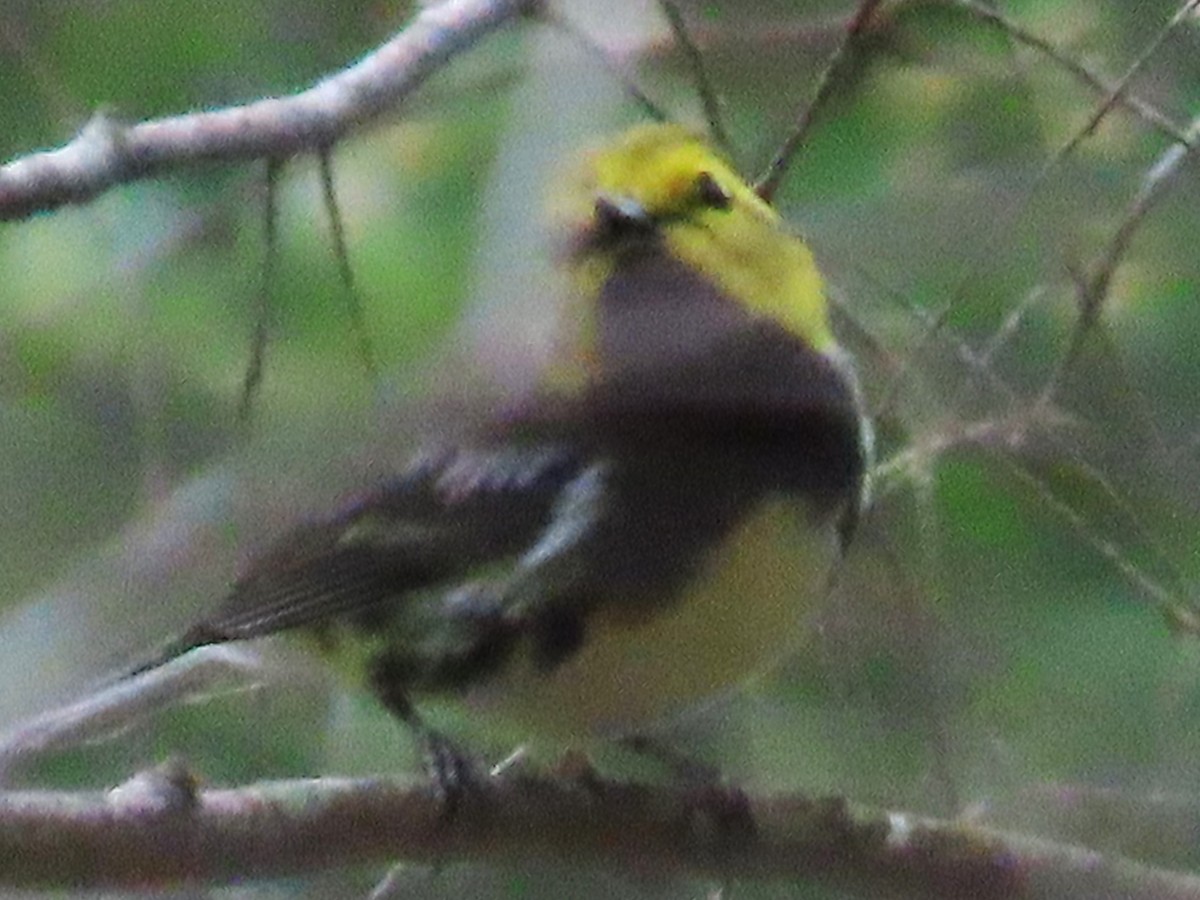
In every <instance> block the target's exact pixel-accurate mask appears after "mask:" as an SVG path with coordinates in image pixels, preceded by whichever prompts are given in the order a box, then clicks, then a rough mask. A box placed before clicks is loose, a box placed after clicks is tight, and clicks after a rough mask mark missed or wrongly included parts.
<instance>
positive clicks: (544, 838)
mask: <svg viewBox="0 0 1200 900" xmlns="http://www.w3.org/2000/svg"><path fill="white" fill-rule="evenodd" d="M746 803H747V811H748V812H749V813H750V816H751V817H752V821H753V827H752V828H750V827H748V828H745V829H736V828H735V829H729V828H725V827H722V822H721V818H720V815H719V810H714V804H713V803H712V796H711V794H704V795H703V796H698V795H697V794H696V792H695V791H686V790H679V789H672V788H667V787H657V786H651V785H645V784H629V783H616V782H609V781H600V780H599V779H596V778H588V777H574V778H565V777H562V776H557V777H545V776H534V775H532V774H530V773H528V772H519V773H517V774H515V775H504V776H497V777H493V778H490V779H488V780H487V781H486V782H485V783H482V784H480V785H479V786H478V790H475V791H472V792H471V793H470V794H469V795H468V796H467V797H465V798H464V799H463V802H462V804H461V805H460V806H459V808H458V812H457V814H456V815H455V816H454V817H453V818H452V819H447V817H446V815H445V808H444V806H443V804H442V801H441V800H439V797H438V795H437V793H436V791H434V790H433V789H432V788H430V787H429V786H427V785H425V784H423V783H419V782H415V781H412V780H400V779H395V780H383V779H370V780H341V779H334V778H322V779H316V780H309V781H292V782H277V783H267V784H260V785H256V786H252V787H244V788H239V789H236V790H204V791H198V790H196V787H195V784H194V781H193V780H192V779H191V778H190V776H188V775H187V773H186V772H181V771H177V770H172V769H164V770H155V771H152V772H147V773H143V774H141V775H139V776H136V777H135V778H134V779H131V780H130V781H129V782H127V783H126V784H124V785H122V786H121V787H119V788H117V789H115V790H113V791H110V792H108V793H107V794H104V795H81V794H67V793H50V792H47V793H21V794H17V793H13V794H8V795H5V796H2V797H0V883H3V884H6V885H14V886H39V887H64V886H72V887H76V888H80V887H83V888H90V889H99V888H122V887H123V888H130V887H136V888H141V889H146V888H151V887H154V888H162V887H166V886H169V885H179V884H193V885H199V884H221V883H229V882H232V881H233V880H235V879H236V880H238V881H244V880H245V879H247V878H272V877H282V876H285V875H287V876H293V875H296V874H297V873H301V872H306V871H316V870H322V869H327V868H329V867H330V866H334V865H338V866H342V865H352V864H367V863H378V864H381V865H382V864H385V863H388V862H391V861H394V860H396V859H397V858H403V859H406V860H410V861H417V862H420V861H425V862H438V863H445V862H448V861H451V860H455V859H474V860H481V859H482V860H492V861H504V860H507V861H520V860H528V859H559V860H569V861H570V862H571V864H572V865H581V864H582V865H591V866H597V867H606V868H613V869H617V870H628V869H629V868H630V867H633V868H635V869H636V870H637V871H643V872H644V871H656V872H675V873H679V874H688V875H692V876H699V877H707V878H719V879H749V880H772V879H805V880H810V881H819V882H823V883H830V884H834V885H838V886H841V887H843V888H848V889H850V890H852V891H855V892H859V893H861V894H862V895H864V896H878V894H879V893H880V892H884V893H886V894H887V895H888V896H910V897H922V898H928V897H961V896H970V897H977V898H1008V897H1021V898H1026V900H1036V898H1049V897H1056V898H1057V897H1064V896H1068V897H1084V896H1088V897H1097V896H1104V897H1125V898H1157V900H1162V898H1180V900H1182V898H1191V900H1195V898H1200V879H1198V878H1195V877H1190V876H1186V875H1182V874H1177V873H1173V872H1168V871H1165V870H1161V869H1155V868H1151V867H1148V866H1143V865H1139V864H1137V863H1133V862H1130V861H1128V860H1124V859H1121V858H1106V857H1104V856H1101V855H1100V854H1098V853H1096V852H1093V851H1088V850H1084V849H1081V848H1078V847H1072V846H1067V845H1062V844H1054V843H1051V842H1047V841H1041V840H1037V839H1034V838H1029V837H1025V836H1020V835H1016V834H1011V833H1003V832H999V831H989V830H984V829H980V828H976V827H973V826H969V825H966V824H963V823H958V822H948V821H939V820H934V819H927V818H922V817H918V816H911V815H908V814H905V813H898V812H886V811H882V810H871V809H866V808H857V807H852V806H851V805H850V804H848V803H847V802H846V801H844V800H842V799H840V798H812V797H808V796H803V795H795V794H793V795H777V796H761V797H757V798H747V800H746ZM714 812H717V814H716V815H714ZM747 825H748V823H747Z"/></svg>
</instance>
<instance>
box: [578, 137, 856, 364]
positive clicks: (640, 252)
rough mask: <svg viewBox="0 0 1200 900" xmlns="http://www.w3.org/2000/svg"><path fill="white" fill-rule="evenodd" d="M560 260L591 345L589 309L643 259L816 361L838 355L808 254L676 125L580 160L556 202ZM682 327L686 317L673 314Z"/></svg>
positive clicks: (716, 158) (619, 141)
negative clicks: (679, 275) (704, 286)
mask: <svg viewBox="0 0 1200 900" xmlns="http://www.w3.org/2000/svg"><path fill="white" fill-rule="evenodd" d="M559 201H560V202H559V206H560V209H559V210H558V211H557V212H558V219H559V220H560V221H561V222H562V223H563V224H562V228H563V232H564V233H565V234H566V235H567V238H566V246H565V251H564V255H565V259H566V263H567V265H568V267H569V268H570V269H571V272H572V276H573V279H574V282H575V288H576V293H577V295H578V298H579V304H578V308H577V309H576V311H575V315H574V318H575V319H576V320H577V321H578V320H582V321H583V322H584V326H583V327H584V328H585V332H584V339H583V340H582V341H580V342H579V345H581V346H593V345H594V334H595V332H594V322H589V319H590V317H592V316H594V314H595V310H594V301H595V298H596V297H597V296H598V295H599V294H600V293H601V291H602V290H603V287H604V286H605V285H606V284H608V283H609V282H610V281H611V280H612V279H613V278H614V276H617V275H619V274H620V273H621V270H622V268H623V267H626V268H627V267H629V266H630V265H634V264H636V263H637V262H638V261H639V260H643V259H644V258H645V255H646V254H648V253H658V254H659V258H660V259H666V260H669V261H671V262H674V263H677V264H678V265H679V266H681V267H682V269H683V270H686V271H687V272H688V273H690V274H692V275H694V276H697V277H699V278H702V279H704V280H705V281H707V282H708V283H709V284H711V286H712V287H713V288H715V289H716V290H717V291H719V292H720V293H721V294H723V295H724V296H726V297H728V298H730V299H732V300H733V301H734V302H735V303H736V304H737V305H738V306H739V307H740V309H741V310H742V311H743V312H744V313H746V314H747V315H749V316H750V317H753V318H758V319H761V320H766V321H771V322H774V323H776V324H778V325H779V326H781V327H782V328H783V329H785V330H786V331H787V332H788V333H789V334H791V335H792V336H793V337H796V338H799V339H800V340H801V341H803V342H804V344H806V345H807V346H808V347H809V348H811V349H812V350H815V351H817V352H818V353H830V352H836V344H835V342H834V338H833V335H832V332H831V331H830V328H829V322H828V316H827V308H826V299H825V294H824V289H823V287H822V281H821V276H820V273H819V272H818V270H817V267H816V264H815V262H814V260H813V257H812V254H811V252H810V251H809V249H808V248H807V247H806V246H805V245H804V243H803V242H802V241H800V240H799V239H798V238H797V237H795V236H794V235H792V234H789V233H788V231H787V230H786V228H785V226H784V224H783V223H782V222H781V220H780V218H779V216H778V215H777V214H776V213H775V211H774V210H773V209H772V208H771V207H770V206H768V205H767V204H766V203H765V202H763V201H762V200H761V199H760V198H759V197H758V195H756V194H755V193H754V191H753V189H752V188H751V187H750V186H749V185H748V184H746V182H745V181H743V180H742V179H741V178H740V177H739V176H738V175H737V173H736V172H734V170H733V169H732V168H731V167H730V166H729V165H728V164H727V163H726V162H725V161H724V160H723V159H721V158H720V157H719V156H718V155H717V154H716V153H714V152H713V151H712V149H710V148H709V147H708V145H707V144H705V143H704V142H703V141H702V140H701V139H699V138H698V137H696V136H695V135H693V134H692V133H691V132H689V131H688V130H686V129H684V128H682V127H680V126H678V125H664V124H652V125H642V126H638V127H635V128H633V129H631V130H630V131H628V132H627V133H626V134H624V135H623V136H622V137H620V138H619V139H617V140H616V141H615V142H613V143H612V144H610V145H608V146H606V147H604V148H603V149H601V150H599V151H596V152H594V153H592V154H590V155H589V156H587V157H586V158H585V160H584V162H583V165H582V166H580V167H579V168H578V169H577V170H576V171H575V172H574V174H573V176H572V177H571V178H570V179H568V181H567V185H566V188H565V189H563V190H562V192H561V193H560V195H559ZM680 312H681V313H683V319H684V320H686V319H687V311H686V310H680Z"/></svg>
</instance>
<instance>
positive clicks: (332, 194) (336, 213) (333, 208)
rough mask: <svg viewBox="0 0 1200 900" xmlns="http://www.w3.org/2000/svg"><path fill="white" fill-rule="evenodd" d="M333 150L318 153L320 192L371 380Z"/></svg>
mask: <svg viewBox="0 0 1200 900" xmlns="http://www.w3.org/2000/svg"><path fill="white" fill-rule="evenodd" d="M331 154H332V151H331V150H330V149H329V148H328V147H326V148H325V149H324V150H322V151H321V154H320V160H321V193H322V194H323V195H324V198H325V213H326V215H327V216H328V217H329V234H330V237H331V238H332V239H333V255H334V258H335V259H337V266H338V276H339V277H340V278H341V281H342V286H343V287H344V288H345V289H346V306H347V307H348V311H349V313H350V327H351V328H352V329H353V330H354V334H355V337H356V338H357V340H358V355H359V356H360V357H361V358H362V361H363V367H364V368H365V369H366V372H367V377H368V378H370V379H371V380H372V381H374V380H375V378H376V376H377V375H378V372H379V369H378V366H377V364H376V362H375V348H374V347H373V346H372V345H371V333H370V330H369V329H368V328H367V320H366V315H365V313H364V309H363V302H362V294H360V293H359V290H358V284H357V282H356V281H355V279H354V267H353V266H351V265H350V249H349V247H348V245H347V244H346V229H345V224H344V222H343V220H342V214H341V210H339V209H338V202H337V192H336V191H334V189H333V165H332V161H331Z"/></svg>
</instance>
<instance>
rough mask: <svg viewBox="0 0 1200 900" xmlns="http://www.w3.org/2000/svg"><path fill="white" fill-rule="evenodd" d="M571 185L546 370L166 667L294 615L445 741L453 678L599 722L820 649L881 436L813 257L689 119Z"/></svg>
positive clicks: (580, 722) (588, 728)
mask: <svg viewBox="0 0 1200 900" xmlns="http://www.w3.org/2000/svg"><path fill="white" fill-rule="evenodd" d="M556 196H557V198H558V202H557V204H556V211H555V213H554V216H555V218H554V219H553V233H554V235H555V240H556V244H557V246H556V248H555V250H554V254H555V265H556V266H557V267H559V269H560V270H561V271H562V272H563V273H564V274H565V276H566V277H565V279H564V284H565V287H564V288H563V291H562V293H563V296H562V297H561V298H560V303H561V306H560V309H559V316H558V318H559V320H560V322H561V325H560V327H559V330H558V334H557V337H556V340H555V342H554V346H553V349H552V351H551V353H550V358H549V360H548V361H547V362H546V365H545V374H544V376H543V377H542V378H541V379H539V380H538V382H537V384H536V386H535V387H533V388H532V389H530V390H528V391H527V392H524V393H523V394H522V395H520V396H517V397H513V398H511V401H510V402H508V403H507V404H505V405H503V406H502V407H501V408H499V409H498V410H497V411H496V412H495V413H494V414H492V415H490V416H489V417H488V419H487V421H486V422H483V423H481V424H480V425H478V426H477V427H473V428H472V429H471V432H470V433H469V434H467V435H466V436H464V435H462V434H461V433H458V434H456V435H455V437H454V438H453V439H452V440H449V441H447V442H446V443H445V444H443V445H440V446H431V447H426V448H424V449H422V450H421V451H420V452H419V453H418V455H417V456H416V458H415V459H414V460H413V462H412V464H411V466H410V467H409V468H407V469H406V470H404V471H402V472H400V473H399V474H398V475H397V476H396V477H395V478H394V479H393V480H391V481H390V482H388V483H386V484H383V485H381V486H379V487H378V488H377V489H376V490H373V491H370V492H368V493H366V494H364V495H361V496H359V497H357V498H354V499H353V500H351V501H350V502H349V503H348V504H347V505H346V506H344V507H343V508H341V509H338V510H336V511H335V512H333V513H332V514H331V515H329V516H327V517H324V518H322V519H319V520H316V521H310V522H307V523H305V524H302V525H300V526H299V527H298V528H296V529H295V530H294V531H293V532H292V533H290V534H289V535H287V536H286V537H284V538H283V539H282V540H281V541H280V542H279V543H278V544H277V545H276V546H275V547H274V548H273V549H271V550H269V551H268V552H267V553H266V554H265V555H263V556H262V557H261V558H259V559H258V560H256V561H255V562H253V563H251V565H250V566H249V568H248V570H247V571H246V572H245V574H244V575H243V576H242V577H241V578H240V579H239V580H238V581H237V582H236V583H235V584H234V586H233V587H232V590H231V592H230V593H229V595H228V598H227V599H226V600H225V602H224V604H223V605H222V606H221V607H220V608H219V609H218V611H217V612H216V613H214V614H213V615H211V616H210V617H208V618H206V619H205V620H203V621H201V622H199V623H198V624H197V625H196V626H195V627H194V628H192V629H191V630H189V631H188V632H187V633H186V634H184V635H183V636H182V637H181V638H180V639H179V640H177V641H174V642H173V643H172V644H171V645H170V647H169V648H168V650H167V651H166V653H164V654H163V655H162V656H161V657H159V658H157V659H156V660H155V661H154V663H153V664H154V665H157V664H159V663H161V662H163V661H165V660H166V659H169V658H172V657H175V656H178V655H180V654H182V653H184V652H186V651H188V650H190V649H192V648H195V647H198V646H201V645H205V644H213V643H219V642H225V641H237V640H243V639H249V638H258V637H262V636H265V635H271V634H275V633H278V632H293V633H295V634H297V635H299V636H301V637H303V638H304V639H305V640H306V641H307V643H308V644H309V645H310V646H312V647H314V648H315V649H316V650H317V651H319V652H320V653H321V654H322V655H324V656H325V657H326V658H328V659H329V660H330V661H331V662H333V663H334V664H335V666H336V667H337V668H338V669H340V670H342V671H343V672H345V673H348V674H349V675H350V676H351V677H352V678H353V679H354V680H356V681H357V682H359V683H360V684H365V685H366V686H367V687H368V688H369V690H370V691H371V692H372V693H373V694H374V695H375V696H376V697H377V698H378V699H379V701H380V702H381V703H382V704H383V705H384V706H385V707H386V708H387V709H388V710H389V711H391V712H392V713H393V714H395V715H396V716H398V717H399V718H401V719H403V720H405V721H407V722H409V723H411V724H413V725H415V726H416V727H417V728H418V729H420V730H421V731H422V733H428V732H427V729H426V728H425V726H424V724H423V721H422V719H421V717H420V716H419V714H418V712H417V707H416V706H415V705H414V704H415V703H417V702H419V701H420V700H421V699H422V698H423V697H426V696H428V695H437V694H441V695H448V696H453V697H456V698H461V699H462V701H463V702H465V703H467V704H469V705H471V706H472V707H476V706H477V707H478V708H480V709H485V710H488V711H489V712H492V713H494V714H499V715H503V716H507V717H509V718H510V720H512V721H516V722H518V723H520V724H521V725H522V727H525V726H526V724H527V725H528V728H529V729H530V730H531V731H532V732H535V733H537V734H549V735H554V736H561V737H564V738H577V737H580V736H583V735H587V734H597V733H599V734H611V735H621V734H628V733H631V732H636V731H638V730H639V729H641V728H644V727H647V726H648V725H649V724H651V723H654V722H656V721H658V720H661V719H662V718H663V717H667V716H670V715H671V714H672V713H676V712H679V711H681V710H683V709H686V708H687V707H689V706H690V705H693V704H695V703H697V702H698V701H700V700H702V699H703V698H705V697H708V696H711V695H714V694H716V693H719V692H721V691H723V690H725V689H727V688H729V687H731V686H734V685H737V684H739V683H740V682H742V681H744V680H745V679H746V678H747V677H748V676H751V675H753V674H754V673H755V672H757V671H759V670H761V669H762V668H763V667H765V666H766V665H768V664H770V663H771V662H772V661H773V660H775V659H777V658H778V657H779V656H780V655H781V654H782V653H784V652H785V651H786V650H787V648H788V647H789V646H791V645H793V644H794V642H795V638H796V636H797V635H798V633H799V632H800V625H801V622H802V618H803V615H804V613H805V612H806V611H807V610H809V609H811V608H812V604H813V603H814V602H815V600H816V599H817V598H819V597H820V595H821V594H822V592H823V590H824V589H825V586H826V585H827V583H828V577H829V574H830V571H831V568H832V567H833V566H834V565H835V564H836V562H837V560H838V559H839V557H840V555H841V553H842V552H843V550H844V547H845V545H846V543H847V541H849V539H850V537H851V535H852V533H853V530H854V526H855V522H856V519H857V516H858V514H859V510H860V505H861V502H862V496H863V493H864V482H865V477H866V476H865V473H866V470H867V461H868V453H869V450H868V443H869V440H868V426H867V424H866V420H865V418H864V414H863V410H862V405H861V402H860V398H859V390H858V387H857V382H856V378H855V374H854V370H853V367H852V364H851V360H850V359H849V357H848V355H847V354H846V353H845V352H843V350H842V349H841V348H840V347H839V345H838V343H837V342H836V340H835V338H834V335H833V332H832V330H831V327H830V323H829V318H828V310H827V301H826V297H825V293H824V288H823V282H822V278H821V275H820V273H819V272H818V269H817V266H816V264H815V262H814V259H813V256H812V254H811V252H810V251H809V249H808V247H807V246H806V245H805V244H804V243H803V242H802V241H801V240H800V239H799V238H798V237H796V236H795V235H793V234H792V233H790V232H789V231H788V229H787V227H786V226H785V225H784V223H783V222H782V221H781V219H780V218H779V216H778V215H777V213H776V212H775V211H774V210H773V209H772V208H771V207H770V206H769V205H768V204H767V203H765V202H764V201H762V200H761V199H760V198H759V197H758V196H757V195H756V194H755V193H754V191H753V189H752V188H751V187H750V186H749V185H748V184H747V183H746V182H745V181H743V180H742V179H741V178H740V177H739V176H738V175H737V174H736V172H735V171H734V170H733V168H732V167H731V166H730V165H729V164H728V163H726V162H725V161H723V159H722V158H721V157H720V156H719V155H717V154H716V153H715V152H714V151H713V150H711V149H710V148H709V147H708V146H707V145H706V144H705V142H704V141H703V140H702V139H700V138H699V137H697V136H695V135H693V134H692V133H691V132H690V131H688V130H686V129H684V128H682V127H680V126H677V125H670V124H649V125H641V126H637V127H634V128H633V129H631V130H629V131H628V132H626V133H625V134H623V135H621V136H619V137H618V138H616V139H615V140H613V141H612V142H611V143H609V144H607V145H606V146H603V147H601V148H600V149H598V150H595V151H593V152H591V153H589V154H587V155H586V156H585V157H584V158H583V160H582V161H581V162H580V163H579V164H578V165H577V166H575V167H574V168H573V169H572V170H571V172H570V173H569V174H568V175H566V176H565V177H564V181H563V183H562V186H561V187H560V188H559V190H558V193H557V195H556ZM141 668H143V669H144V668H149V664H148V665H147V666H143V667H141ZM139 671H140V669H139Z"/></svg>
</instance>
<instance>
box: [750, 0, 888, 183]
mask: <svg viewBox="0 0 1200 900" xmlns="http://www.w3.org/2000/svg"><path fill="white" fill-rule="evenodd" d="M880 3H882V0H860V2H859V5H858V9H857V10H856V11H855V13H854V15H853V16H851V17H850V19H849V21H848V22H847V23H846V31H845V34H844V35H843V37H842V41H841V43H840V44H838V47H837V49H836V50H834V52H833V55H832V56H831V57H830V58H829V62H828V63H826V64H825V69H824V71H822V72H821V76H820V78H819V79H818V81H817V87H816V90H815V91H814V92H813V98H812V100H811V101H810V102H809V104H808V106H806V107H805V109H804V111H803V112H802V113H801V114H800V119H799V121H798V122H797V123H796V127H795V128H794V129H792V133H791V134H789V135H788V137H787V140H785V141H784V142H783V145H782V146H781V147H780V148H779V151H778V152H777V153H776V154H775V158H774V159H773V160H771V163H770V165H768V166H767V170H766V172H764V173H763V175H762V176H761V177H760V178H759V179H758V182H757V183H756V184H755V186H754V189H755V191H757V192H758V195H759V196H760V197H762V198H763V199H764V200H766V201H767V202H768V203H770V202H771V201H772V199H773V198H774V196H775V194H776V193H777V192H778V191H779V187H780V185H781V184H783V179H784V178H785V177H786V176H787V170H788V167H789V166H790V165H791V162H792V159H793V158H794V157H795V155H796V153H797V151H798V150H799V149H800V147H801V146H803V144H804V141H805V139H806V138H807V137H808V132H809V131H810V130H811V129H812V125H813V122H815V121H816V117H817V113H818V112H819V111H820V110H821V109H822V108H823V107H824V106H825V104H826V103H827V102H828V100H829V98H830V96H832V94H833V88H834V86H835V85H836V84H837V78H838V76H839V75H840V74H841V72H842V69H843V67H844V66H845V65H846V62H847V61H848V60H849V59H850V56H851V51H852V50H853V49H854V45H855V44H856V43H857V42H858V38H859V36H860V35H861V34H862V33H863V32H864V31H865V30H866V27H867V25H868V24H869V23H870V21H871V17H872V16H873V15H874V14H875V11H876V10H877V9H878V8H879V5H880Z"/></svg>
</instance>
